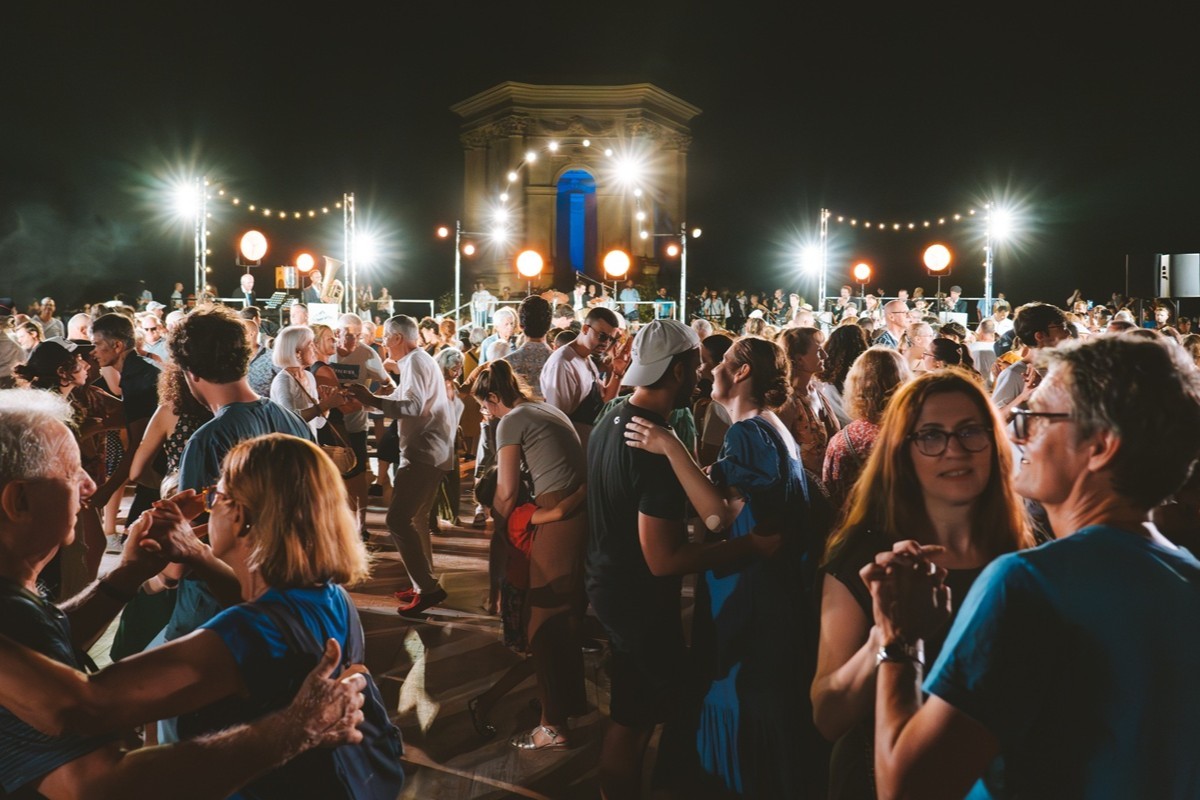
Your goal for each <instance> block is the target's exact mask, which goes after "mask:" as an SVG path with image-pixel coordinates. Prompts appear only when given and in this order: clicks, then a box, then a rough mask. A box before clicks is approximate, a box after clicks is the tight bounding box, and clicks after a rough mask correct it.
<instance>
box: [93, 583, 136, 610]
mask: <svg viewBox="0 0 1200 800" xmlns="http://www.w3.org/2000/svg"><path fill="white" fill-rule="evenodd" d="M96 591H97V592H99V593H100V594H102V595H104V596H105V597H108V598H111V599H113V600H116V601H117V602H118V603H122V604H124V603H128V602H129V601H130V600H132V599H133V598H135V597H137V591H136V590H134V591H132V592H122V591H121V590H120V589H118V588H117V587H115V586H113V585H112V584H111V583H109V582H108V581H106V580H104V578H101V579H100V580H98V581H96Z"/></svg>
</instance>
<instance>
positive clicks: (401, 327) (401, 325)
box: [383, 314, 421, 344]
mask: <svg viewBox="0 0 1200 800" xmlns="http://www.w3.org/2000/svg"><path fill="white" fill-rule="evenodd" d="M393 333H395V334H399V335H400V336H402V337H403V338H404V340H405V341H406V342H413V343H414V344H415V343H417V342H420V341H421V334H420V333H418V332H417V321H416V320H415V319H413V318H412V317H410V316H408V315H407V314H397V315H396V316H394V317H388V318H387V322H385V323H383V335H384V336H391V335H392V334H393Z"/></svg>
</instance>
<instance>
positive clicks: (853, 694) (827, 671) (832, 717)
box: [810, 575, 880, 742]
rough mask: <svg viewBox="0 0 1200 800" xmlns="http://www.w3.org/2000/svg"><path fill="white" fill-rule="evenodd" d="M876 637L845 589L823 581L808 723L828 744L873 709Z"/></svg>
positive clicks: (829, 579)
mask: <svg viewBox="0 0 1200 800" xmlns="http://www.w3.org/2000/svg"><path fill="white" fill-rule="evenodd" d="M879 644H880V642H879V631H878V629H877V628H875V627H873V626H872V624H871V620H869V619H868V618H867V615H866V614H864V613H863V611H862V608H861V607H860V606H859V604H858V602H857V601H856V600H855V599H854V596H853V595H852V594H850V590H849V589H847V588H846V586H845V584H843V583H842V582H841V581H839V580H838V579H837V578H835V577H833V576H832V575H826V576H825V579H824V585H823V587H822V590H821V637H820V645H819V646H818V649H817V670H816V674H815V676H814V678H813V683H812V690H811V692H810V694H811V697H812V704H813V721H814V722H815V723H816V726H817V730H818V731H820V732H821V735H822V736H824V737H825V738H826V739H828V740H829V741H831V742H832V741H835V740H837V739H838V738H840V737H841V736H843V735H844V734H845V733H846V732H848V731H849V730H850V729H851V728H852V727H853V726H854V725H855V723H857V722H858V721H859V720H862V719H864V718H866V716H867V715H868V714H870V712H871V710H872V709H873V708H874V705H875V653H876V652H878V651H879Z"/></svg>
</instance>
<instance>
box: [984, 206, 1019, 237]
mask: <svg viewBox="0 0 1200 800" xmlns="http://www.w3.org/2000/svg"><path fill="white" fill-rule="evenodd" d="M988 225H989V226H990V227H991V229H992V238H993V239H997V240H1001V239H1007V238H1008V237H1009V236H1011V235H1012V232H1013V215H1012V213H1011V212H1009V211H1007V210H1005V209H1002V208H998V209H996V210H994V211H992V212H991V214H990V215H989V219H988Z"/></svg>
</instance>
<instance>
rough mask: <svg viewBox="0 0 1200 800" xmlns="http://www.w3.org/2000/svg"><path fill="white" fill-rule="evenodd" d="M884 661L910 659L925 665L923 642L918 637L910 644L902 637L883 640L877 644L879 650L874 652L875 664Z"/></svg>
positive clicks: (877, 664)
mask: <svg viewBox="0 0 1200 800" xmlns="http://www.w3.org/2000/svg"><path fill="white" fill-rule="evenodd" d="M885 661H912V662H914V663H916V664H920V665H921V666H922V667H923V666H925V643H924V642H923V641H922V640H920V639H917V641H916V642H915V643H911V644H910V643H909V642H906V641H904V640H903V639H893V640H892V641H890V642H884V643H883V644H882V645H880V646H879V652H877V653H876V654H875V666H877V667H878V666H879V665H880V664H882V663H883V662H885Z"/></svg>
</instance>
